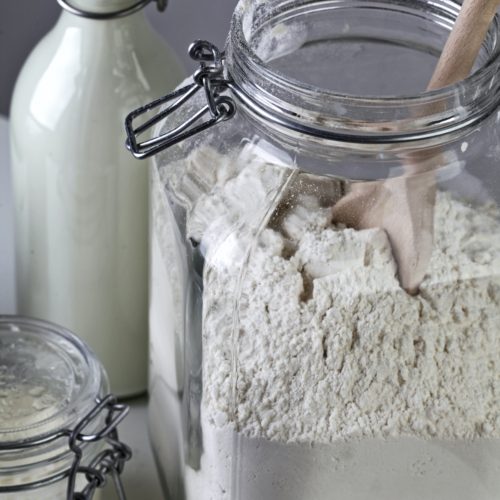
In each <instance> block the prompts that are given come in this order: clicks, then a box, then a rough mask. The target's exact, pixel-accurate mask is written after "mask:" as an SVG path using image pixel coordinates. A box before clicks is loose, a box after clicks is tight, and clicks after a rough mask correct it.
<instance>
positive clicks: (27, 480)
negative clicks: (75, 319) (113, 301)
mask: <svg viewBox="0 0 500 500" xmlns="http://www.w3.org/2000/svg"><path fill="white" fill-rule="evenodd" d="M127 411H128V408H127V407H126V406H124V405H121V404H118V403H117V402H116V399H115V398H114V397H113V396H111V395H109V383H108V379H107V376H106V373H105V371H104V369H103V367H102V365H101V363H100V362H99V361H98V360H97V358H96V357H95V356H94V354H93V353H92V352H91V351H90V350H89V348H88V347H87V346H86V345H85V344H84V343H83V342H81V341H80V340H79V339H78V338H77V337H76V336H75V335H73V334H72V333H71V332H69V331H68V330H65V329H63V328H61V327H59V326H56V325H54V324H51V323H47V322H43V321H38V320H33V319H27V318H24V317H18V316H0V498H1V499H2V500H3V499H5V500H24V499H26V500H28V499H33V498H36V500H66V499H68V500H71V499H73V498H80V499H82V500H84V499H85V500H87V499H89V500H90V499H94V500H96V499H103V500H104V499H106V500H108V499H111V498H120V499H122V498H124V496H123V491H122V488H121V482H120V478H119V474H120V473H121V470H122V468H123V466H124V463H125V461H127V460H128V459H129V458H130V456H131V453H130V450H129V448H128V447H127V446H126V445H124V444H123V443H121V442H120V441H119V439H118V433H117V426H118V424H119V423H120V422H121V421H122V420H123V418H124V417H125V416H126V413H127ZM108 476H112V477H113V479H116V485H117V486H116V487H117V489H118V490H117V491H119V495H118V496H115V494H114V493H113V489H112V487H110V486H111V483H112V482H114V481H110V480H108V479H110V478H109V477H108ZM77 492H79V493H77ZM77 495H80V496H77Z"/></svg>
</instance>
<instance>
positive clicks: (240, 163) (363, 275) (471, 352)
mask: <svg viewBox="0 0 500 500" xmlns="http://www.w3.org/2000/svg"><path fill="white" fill-rule="evenodd" d="M459 10H460V3H459V2H454V1H452V0H433V1H429V0H409V1H404V2H401V1H394V0H356V1H352V0H296V1H294V0H257V1H248V0H242V1H241V2H240V3H239V5H238V7H237V9H236V11H235V14H234V17H233V22H232V26H231V31H230V34H229V37H228V41H227V46H226V51H225V54H223V53H221V52H220V51H219V50H217V48H216V47H213V46H212V45H211V44H209V43H205V42H197V43H196V44H195V45H194V46H193V47H192V49H191V55H192V56H194V58H195V59H196V60H198V61H199V62H200V63H201V67H200V69H199V70H198V71H197V72H196V74H195V75H194V80H190V81H187V82H186V83H185V86H184V87H181V88H179V89H178V90H177V92H176V93H175V94H172V95H170V96H168V97H167V98H166V99H165V100H164V101H163V103H166V104H165V107H164V108H163V109H162V111H161V113H160V115H159V116H157V117H156V118H153V119H152V121H150V122H149V123H147V124H146V125H141V126H139V127H137V128H136V129H135V130H133V128H134V127H133V126H131V124H132V120H135V118H136V117H137V116H138V115H140V114H141V113H142V112H143V111H145V110H146V111H149V110H151V105H150V106H147V107H146V108H145V110H139V111H137V112H135V113H133V114H131V115H130V117H129V120H128V121H127V126H128V128H129V146H130V149H132V151H133V152H134V154H135V155H136V156H137V157H145V156H149V155H151V154H155V153H159V154H157V155H156V156H155V162H156V165H155V169H154V171H153V190H152V193H153V195H152V224H151V227H152V232H151V262H152V264H151V269H152V271H151V272H152V275H151V291H152V296H151V304H150V320H151V321H150V324H151V330H150V331H151V337H150V339H151V340H150V342H151V348H150V353H151V354H150V355H151V375H150V425H151V435H152V438H153V439H152V443H153V447H154V449H155V453H156V456H157V459H158V465H159V469H160V473H161V474H162V476H163V478H164V482H165V484H166V486H167V489H168V493H169V495H170V496H169V498H172V499H174V500H185V499H187V500H198V499H200V498H203V499H204V500H235V499H238V500H271V499H272V500H304V499H307V500H346V499H349V500H366V499H367V498H370V500H401V499H404V500H423V499H425V500H471V499H474V500H498V498H499V491H500V475H499V470H500V417H499V415H500V400H499V397H498V395H499V394H500V376H499V375H500V372H499V359H500V335H499V329H498V324H499V320H500V317H499V316H500V314H499V313H500V208H499V203H500V183H499V176H498V171H497V169H498V165H499V161H500V149H499V124H498V122H499V121H500V71H499V70H500V29H499V20H498V18H497V19H496V20H495V21H494V23H493V26H492V27H491V29H490V31H489V33H488V36H487V38H486V40H485V42H484V44H483V47H482V49H481V52H480V54H479V57H478V59H477V63H476V66H475V68H474V71H473V74H472V75H471V76H470V77H468V78H467V79H466V80H464V81H462V82H460V83H458V84H456V85H452V86H449V87H447V88H443V89H441V90H436V91H432V92H425V89H426V87H427V84H428V82H429V81H430V79H431V75H432V73H433V69H434V68H435V66H436V63H437V59H438V56H439V54H440V53H441V50H442V47H443V46H444V43H445V41H446V39H447V37H448V35H449V33H450V30H451V28H452V26H453V24H454V22H455V20H456V18H457V16H458V13H459ZM154 104H156V105H158V104H162V101H158V102H156V103H154ZM162 118H166V120H165V121H162V123H160V124H159V125H157V130H156V133H155V136H157V138H156V139H153V140H148V141H145V142H138V140H137V137H136V136H137V134H138V133H140V132H142V131H144V130H145V128H147V126H148V125H152V124H155V123H158V121H159V120H161V119H162ZM167 147H168V149H167ZM379 196H380V197H381V198H378V197H379ZM377 199H383V200H384V203H385V205H383V206H382V208H384V207H385V209H384V210H381V207H380V206H379V205H378V203H377V204H375V202H374V200H377ZM415 199H416V200H417V202H416V203H414V202H415ZM412 204H413V206H412ZM346 206H347V207H351V211H352V213H356V211H357V210H358V209H359V208H363V207H365V209H366V213H367V214H368V217H367V218H368V221H369V215H370V214H371V212H370V210H373V211H374V212H376V211H380V212H381V213H380V214H379V215H381V216H383V217H382V218H381V219H380V224H371V225H370V224H368V227H361V228H360V227H351V224H350V222H349V221H348V220H345V219H342V218H337V217H338V211H339V208H342V207H344V208H345V207H346ZM409 208H413V209H414V210H415V212H414V214H413V215H414V216H416V218H414V219H411V218H408V219H407V220H408V221H409V222H408V224H406V225H401V226H400V228H399V229H400V233H401V234H402V235H405V236H406V237H408V238H413V240H412V241H415V243H416V244H418V245H421V244H422V242H423V243H426V245H427V246H428V248H429V250H430V251H429V254H428V255H423V257H426V258H423V259H422V262H421V263H422V264H423V266H422V267H423V275H422V277H421V282H420V283H419V286H418V287H417V290H414V289H408V290H407V289H406V288H405V286H404V282H403V276H402V275H401V274H400V271H401V269H400V267H399V265H398V253H397V247H396V246H395V241H397V237H398V236H399V235H398V234H397V233H395V232H394V231H391V230H390V229H391V228H390V227H387V226H386V225H385V221H386V219H388V220H389V222H390V221H391V220H394V218H395V217H396V216H397V215H399V214H402V216H404V217H407V216H408V209H409ZM346 215H349V214H348V213H347V214H344V217H346Z"/></svg>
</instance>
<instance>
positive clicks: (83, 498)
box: [0, 394, 132, 500]
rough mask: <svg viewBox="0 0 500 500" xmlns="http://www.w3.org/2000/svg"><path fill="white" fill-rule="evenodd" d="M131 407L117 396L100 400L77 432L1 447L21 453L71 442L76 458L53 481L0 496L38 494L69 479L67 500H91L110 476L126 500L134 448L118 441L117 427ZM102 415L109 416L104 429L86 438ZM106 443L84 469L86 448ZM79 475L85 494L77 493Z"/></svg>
mask: <svg viewBox="0 0 500 500" xmlns="http://www.w3.org/2000/svg"><path fill="white" fill-rule="evenodd" d="M128 412H129V407H128V406H127V405H123V404H119V403H118V402H117V399H116V397H115V396H113V395H111V394H110V395H108V396H106V397H105V398H104V399H102V400H98V401H97V403H96V405H95V407H94V408H93V409H92V410H91V411H90V412H88V413H87V415H85V416H84V417H83V418H82V420H81V421H80V422H79V423H78V424H77V425H76V427H75V428H74V429H62V430H60V431H58V432H57V433H54V434H50V435H48V436H45V437H43V438H38V439H32V440H27V441H23V442H21V443H19V442H8V443H2V444H1V445H0V451H9V450H12V451H14V450H21V449H28V448H33V447H36V446H40V445H44V444H48V443H51V442H53V441H56V440H58V439H61V438H65V437H66V438H68V445H69V449H70V450H71V451H72V452H73V454H74V460H73V463H72V465H71V467H70V469H69V470H65V471H62V472H60V473H58V474H54V475H52V476H50V477H47V478H44V479H41V480H39V481H34V482H32V483H26V484H23V485H13V486H0V493H13V492H19V491H25V490H34V489H37V488H40V487H43V486H47V485H49V484H53V483H56V482H58V481H61V480H63V479H65V478H67V480H68V487H67V492H66V498H67V500H91V499H92V498H93V496H94V493H95V491H96V489H97V488H100V487H102V486H104V485H105V484H106V482H107V479H108V477H109V476H111V478H112V480H113V483H114V485H115V489H116V492H117V494H118V498H119V500H126V496H125V491H124V489H123V485H122V482H121V479H120V475H121V473H122V471H123V468H124V465H125V462H127V461H128V460H130V458H131V457H132V451H131V450H130V448H129V447H128V446H127V445H126V444H124V443H122V442H121V441H120V440H119V438H118V430H117V427H118V425H119V424H120V422H121V421H122V420H123V419H124V418H125V417H126V416H127V414H128ZM102 413H106V416H105V419H104V426H103V428H102V429H99V430H98V431H95V432H94V433H93V434H85V429H86V428H87V427H88V425H89V424H90V423H92V422H94V421H95V420H96V419H97V418H98V417H99V416H100V415H101V414H102ZM101 440H105V441H106V443H107V444H108V447H106V448H105V449H104V450H102V451H101V452H100V453H99V454H98V455H97V456H96V457H95V458H94V459H93V460H92V461H91V462H90V463H89V464H88V465H86V466H83V465H81V460H82V457H83V451H84V450H83V448H82V446H83V445H84V444H85V443H94V442H98V441H101ZM79 474H82V475H84V476H85V479H86V480H87V483H86V485H85V487H84V488H83V490H82V491H80V492H77V491H76V482H77V477H78V475H79Z"/></svg>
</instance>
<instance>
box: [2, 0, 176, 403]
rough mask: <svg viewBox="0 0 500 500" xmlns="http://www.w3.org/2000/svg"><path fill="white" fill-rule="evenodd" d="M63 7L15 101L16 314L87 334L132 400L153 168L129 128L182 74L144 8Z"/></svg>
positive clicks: (90, 1) (106, 1)
mask: <svg viewBox="0 0 500 500" xmlns="http://www.w3.org/2000/svg"><path fill="white" fill-rule="evenodd" d="M59 3H60V4H61V6H62V7H64V11H63V12H62V14H61V16H60V18H59V20H58V22H57V24H56V25H55V27H54V28H53V29H52V31H51V32H50V33H48V35H47V36H46V37H45V38H44V39H43V40H42V41H41V42H40V43H39V44H38V46H37V47H36V48H35V49H34V51H33V52H32V54H31V55H30V57H29V58H28V60H27V62H26V63H25V66H24V68H23V69H22V71H21V74H20V76H19V78H18V81H17V84H16V88H15V91H14V96H13V101H12V109H11V141H12V142H11V149H12V167H13V177H14V191H15V199H16V218H17V221H16V226H17V275H18V304H19V312H20V313H21V314H23V315H29V316H33V317H38V318H42V319H46V320H50V321H54V322H56V323H59V324H61V325H64V326H65V327H67V328H69V329H71V330H72V331H74V332H75V333H77V334H78V335H79V336H81V337H82V338H84V339H85V340H86V341H87V342H88V343H89V344H90V346H91V347H92V348H93V349H94V350H95V352H96V353H97V354H98V356H99V358H100V359H101V360H102V361H103V363H104V365H105V367H106V369H107V371H108V374H109V376H110V380H111V386H112V388H113V391H114V392H115V393H117V394H119V395H131V394H136V393H140V392H142V391H144V390H145V388H146V379H147V296H148V284H147V272H148V269H147V268H148V257H147V241H148V215H147V212H148V169H144V168H140V167H138V166H137V164H136V163H135V162H134V161H133V160H132V159H131V158H130V155H129V154H128V153H127V152H126V151H125V149H124V147H123V144H124V141H125V137H124V132H123V125H122V124H123V118H124V116H125V114H126V111H127V110H130V109H131V108H133V107H134V106H137V105H139V104H140V103H142V102H144V100H145V99H146V100H147V99H151V98H155V97H157V96H158V95H160V94H162V93H163V92H164V91H165V88H166V87H167V88H168V87H172V86H174V84H175V83H176V82H177V81H178V79H179V78H180V76H181V70H180V67H179V64H178V62H177V60H176V59H175V57H174V56H173V54H172V53H171V51H170V50H169V49H168V48H167V47H165V46H164V43H163V41H162V40H161V38H160V37H159V36H158V35H157V34H156V33H155V32H154V31H153V30H152V28H151V27H150V25H149V24H148V22H147V20H146V18H145V15H144V12H143V10H142V8H140V7H144V6H145V5H146V4H148V3H149V1H143V2H139V3H138V2H137V1H136V0H112V1H110V0H73V1H72V2H71V4H70V3H69V2H66V1H62V0H61V1H59ZM158 6H159V8H164V5H162V4H161V2H159V1H158Z"/></svg>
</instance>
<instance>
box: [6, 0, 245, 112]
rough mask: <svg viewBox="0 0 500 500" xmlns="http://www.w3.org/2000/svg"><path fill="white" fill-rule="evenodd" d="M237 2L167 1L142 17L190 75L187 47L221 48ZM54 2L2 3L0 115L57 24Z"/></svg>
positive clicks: (57, 10) (25, 0)
mask: <svg viewBox="0 0 500 500" xmlns="http://www.w3.org/2000/svg"><path fill="white" fill-rule="evenodd" d="M236 4H237V0H169V6H168V8H167V10H166V11H165V12H164V13H163V14H160V13H158V11H157V10H156V7H155V6H154V5H150V6H148V7H147V8H146V15H147V16H148V18H149V19H150V20H151V23H152V24H153V26H154V27H155V28H156V30H157V31H158V32H159V33H161V34H162V35H163V37H164V38H165V39H166V40H167V41H168V43H169V44H170V46H171V47H172V48H173V49H174V50H175V51H176V52H177V54H178V55H179V57H180V59H181V60H182V61H183V62H184V65H185V66H186V69H187V70H188V71H191V70H193V69H194V68H195V65H194V64H193V63H192V62H191V61H189V58H188V57H187V55H186V50H187V47H188V45H189V44H190V43H191V42H192V41H193V40H195V39H196V38H204V39H207V40H210V41H212V42H214V43H217V44H219V45H222V44H223V43H224V40H225V38H226V35H227V32H228V30H229V23H230V20H231V14H232V12H233V9H234V7H235V6H236ZM59 13H60V7H59V5H58V4H57V2H56V0H4V1H3V2H2V6H1V10H0V114H8V111H9V104H10V98H11V95H12V88H13V86H14V83H15V80H16V76H17V74H18V73H19V70H20V69H21V66H22V64H23V62H24V60H25V59H26V57H27V56H28V54H29V53H30V51H31V49H32V48H33V47H34V46H35V45H36V43H37V42H38V41H39V40H40V38H41V37H42V36H43V35H44V34H45V33H47V31H49V30H50V28H51V27H52V26H53V25H54V23H55V22H56V20H57V17H58V15H59Z"/></svg>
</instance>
